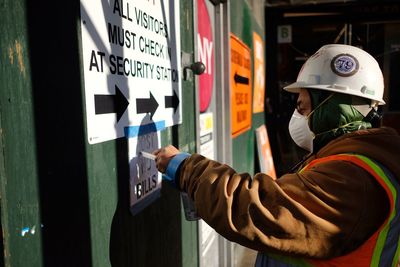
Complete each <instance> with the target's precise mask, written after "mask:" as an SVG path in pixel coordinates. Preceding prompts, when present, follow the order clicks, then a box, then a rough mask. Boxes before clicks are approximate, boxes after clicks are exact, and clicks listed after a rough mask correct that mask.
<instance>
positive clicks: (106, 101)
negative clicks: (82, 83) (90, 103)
mask: <svg viewBox="0 0 400 267" xmlns="http://www.w3.org/2000/svg"><path fill="white" fill-rule="evenodd" d="M128 105H129V102H128V100H127V99H126V97H125V96H124V94H123V93H122V92H121V90H119V88H118V86H117V85H115V95H94V110H95V114H97V115H100V114H108V113H117V122H118V121H119V120H120V119H121V117H122V115H123V114H124V112H125V110H126V108H127V107H128Z"/></svg>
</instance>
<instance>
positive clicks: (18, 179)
mask: <svg viewBox="0 0 400 267" xmlns="http://www.w3.org/2000/svg"><path fill="white" fill-rule="evenodd" d="M26 23H27V21H26V7H25V2H24V1H20V0H16V1H1V3H0V32H1V37H0V52H1V58H0V91H1V93H0V177H1V224H2V228H3V229H2V233H3V242H4V257H5V259H4V260H5V266H41V265H42V256H41V252H42V246H41V221H40V208H39V193H38V183H37V181H38V170H37V165H36V146H35V132H34V130H33V129H34V128H35V127H34V124H35V122H34V116H33V101H32V83H31V74H30V69H31V67H30V60H29V49H28V33H27V28H26ZM1 258H2V259H1V261H3V257H1Z"/></svg>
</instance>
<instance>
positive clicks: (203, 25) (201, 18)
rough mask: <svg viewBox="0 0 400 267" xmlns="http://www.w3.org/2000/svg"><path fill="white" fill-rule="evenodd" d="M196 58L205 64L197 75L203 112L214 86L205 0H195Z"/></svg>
mask: <svg viewBox="0 0 400 267" xmlns="http://www.w3.org/2000/svg"><path fill="white" fill-rule="evenodd" d="M197 17H198V23H197V24H198V29H197V30H198V33H197V47H198V57H197V58H198V60H200V61H201V62H203V64H204V65H205V66H206V70H205V72H204V73H203V74H202V75H200V76H199V90H200V95H199V98H200V112H205V111H206V110H207V108H208V106H209V105H210V101H211V98H212V95H213V87H214V43H213V33H212V24H211V20H210V15H209V14H208V10H207V5H206V3H205V0H198V1H197Z"/></svg>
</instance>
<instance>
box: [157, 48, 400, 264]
mask: <svg viewBox="0 0 400 267" xmlns="http://www.w3.org/2000/svg"><path fill="white" fill-rule="evenodd" d="M284 89H285V90H287V91H289V92H293V93H298V94H299V96H298V100H297V107H296V109H295V111H294V113H293V116H292V118H291V121H290V123H289V132H290V135H291V137H292V139H293V140H294V142H295V143H296V144H297V145H299V146H300V147H302V148H304V149H306V150H308V151H310V155H309V156H308V157H307V158H306V159H305V160H303V161H302V162H301V163H300V164H299V167H298V168H297V170H296V171H294V172H293V173H288V174H285V175H283V176H281V177H280V178H278V179H277V180H273V179H272V178H271V177H269V176H267V175H265V174H263V173H258V174H256V175H255V176H254V177H253V178H251V176H250V175H249V174H247V173H242V174H239V173H237V172H236V171H235V170H234V169H232V168H231V167H229V166H227V165H224V164H221V163H219V162H216V161H212V160H210V159H207V158H205V157H203V156H201V155H199V154H192V155H189V154H187V153H181V152H179V151H178V150H177V149H176V148H175V147H173V146H167V147H165V148H162V149H159V150H157V151H155V152H154V154H155V155H156V165H157V168H158V170H159V171H160V172H162V173H165V174H166V175H165V176H164V177H165V179H167V180H169V181H170V182H171V183H172V184H173V185H175V186H176V187H177V188H178V189H179V190H182V191H185V192H187V193H188V195H189V196H190V197H191V198H192V199H193V201H194V204H195V206H196V209H197V212H198V214H199V216H200V217H201V218H202V219H204V221H205V222H207V223H208V224H209V225H210V226H212V227H213V228H214V229H215V230H216V231H217V232H218V233H219V234H221V235H222V236H224V237H225V238H227V239H229V240H231V241H234V242H237V243H239V244H241V245H243V246H246V247H249V248H252V249H254V250H257V251H259V252H260V253H259V254H258V257H257V261H256V266H396V264H397V260H398V258H399V254H400V248H399V235H400V212H399V211H400V210H399V205H400V196H397V195H398V194H400V186H399V180H400V137H399V135H398V134H397V133H396V132H395V131H394V130H393V129H391V128H386V127H379V125H378V124H379V123H378V122H379V119H378V118H379V115H378V112H377V108H378V105H383V104H385V102H384V100H383V91H384V85H383V76H382V72H381V70H380V68H379V65H378V63H377V62H376V61H375V59H374V58H373V57H372V56H371V55H369V54H368V53H366V52H365V51H363V50H361V49H359V48H356V47H353V46H348V45H338V44H334V45H326V46H323V47H322V48H320V49H319V50H318V51H317V52H316V53H315V54H314V55H313V56H311V57H310V58H309V59H308V60H307V61H306V63H305V64H304V65H303V67H302V69H301V71H300V73H299V75H298V78H297V81H296V82H295V83H293V84H291V85H289V86H286V87H285V88H284Z"/></svg>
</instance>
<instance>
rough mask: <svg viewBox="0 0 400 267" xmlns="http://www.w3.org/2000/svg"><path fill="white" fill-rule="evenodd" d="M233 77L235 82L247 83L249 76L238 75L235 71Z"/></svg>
mask: <svg viewBox="0 0 400 267" xmlns="http://www.w3.org/2000/svg"><path fill="white" fill-rule="evenodd" d="M233 79H234V80H235V83H242V84H249V78H247V77H244V76H240V75H238V74H237V73H235V76H234V77H233Z"/></svg>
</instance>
